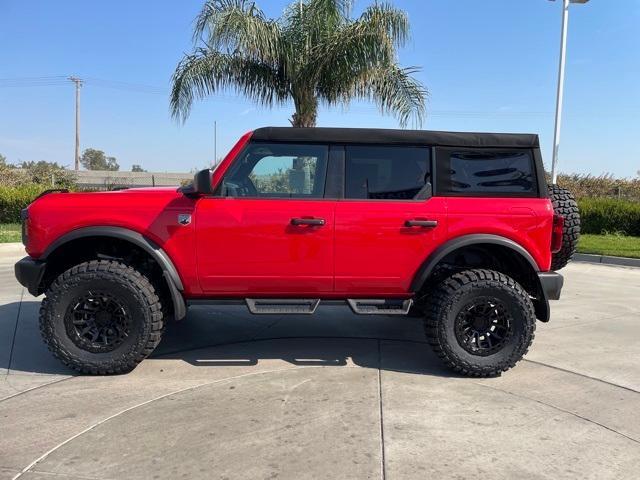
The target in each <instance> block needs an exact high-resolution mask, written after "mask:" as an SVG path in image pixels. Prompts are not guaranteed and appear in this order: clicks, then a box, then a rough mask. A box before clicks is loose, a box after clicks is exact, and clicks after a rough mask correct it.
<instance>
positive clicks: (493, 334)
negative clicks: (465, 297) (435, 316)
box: [455, 297, 513, 357]
mask: <svg viewBox="0 0 640 480" xmlns="http://www.w3.org/2000/svg"><path fill="white" fill-rule="evenodd" d="M455 334H456V339H457V340H458V343H459V344H460V346H461V347H462V348H463V349H464V350H465V351H467V352H469V353H471V354H472V355H478V356H481V357H486V356H489V355H493V354H494V353H496V352H498V351H500V350H502V349H503V348H504V346H505V345H506V344H507V343H508V342H509V339H510V338H511V337H512V336H513V317H512V316H511V314H510V313H509V310H508V308H507V306H506V305H505V304H504V302H502V301H501V300H499V299H497V298H495V297H478V298H474V299H473V300H472V301H470V302H469V303H467V304H466V305H465V306H464V307H463V308H462V309H461V310H460V312H459V313H458V315H457V316H456V319H455Z"/></svg>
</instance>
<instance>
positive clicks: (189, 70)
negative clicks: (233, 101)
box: [170, 49, 288, 121]
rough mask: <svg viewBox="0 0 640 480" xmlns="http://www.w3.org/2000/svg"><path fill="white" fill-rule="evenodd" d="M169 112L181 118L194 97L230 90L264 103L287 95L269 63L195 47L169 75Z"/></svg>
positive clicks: (184, 117)
mask: <svg viewBox="0 0 640 480" xmlns="http://www.w3.org/2000/svg"><path fill="white" fill-rule="evenodd" d="M172 84H173V86H172V89H171V100H170V107H171V115H172V116H173V117H174V118H176V119H177V120H179V121H184V120H185V119H186V118H187V117H188V115H189V112H190V110H191V105H192V104H193V101H194V100H195V99H203V98H205V97H207V96H209V95H211V94H213V93H217V92H219V91H221V90H232V91H235V92H237V93H240V94H242V95H245V96H246V97H248V98H250V99H252V100H253V101H255V102H257V103H260V104H262V105H265V106H272V105H274V104H278V103H283V102H284V101H285V100H286V99H287V98H288V90H287V87H286V84H285V83H284V82H283V81H282V79H281V78H280V76H279V73H278V71H277V70H274V68H273V67H272V66H270V65H267V64H264V63H260V62H257V61H256V60H254V59H251V58H245V57H242V56H240V55H237V54H226V53H220V52H215V51H209V50H206V49H198V50H196V51H195V52H194V53H192V54H190V55H186V56H185V57H184V58H183V59H182V61H181V62H180V63H179V64H178V67H177V68H176V71H175V72H174V74H173V77H172Z"/></svg>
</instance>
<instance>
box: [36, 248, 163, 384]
mask: <svg viewBox="0 0 640 480" xmlns="http://www.w3.org/2000/svg"><path fill="white" fill-rule="evenodd" d="M162 327H163V314H162V305H161V303H160V299H159V298H158V296H157V294H156V292H155V290H154V288H153V286H152V285H151V282H149V280H148V279H147V278H146V277H145V276H144V275H142V274H141V273H140V272H138V271H136V270H135V269H133V268H132V267H130V266H127V265H124V264H122V263H119V262H115V261H106V260H93V261H90V262H85V263H81V264H79V265H76V266H74V267H72V268H70V269H69V270H67V271H66V272H64V273H63V274H62V275H60V276H59V277H58V278H57V279H56V280H55V281H54V282H53V283H52V284H51V286H50V287H49V289H48V290H47V292H46V297H45V299H44V300H43V301H42V305H41V307H40V332H41V333H42V337H43V339H44V341H45V343H46V344H47V346H48V347H49V350H51V351H52V352H53V354H54V355H55V356H56V357H57V358H58V359H60V360H61V361H62V363H64V364H65V365H67V366H69V367H71V368H73V369H74V370H77V371H79V372H82V373H91V374H94V375H106V374H114V373H124V372H128V371H130V370H132V369H133V368H135V366H136V365H137V364H138V363H140V362H141V361H142V360H143V359H144V358H146V357H147V356H148V355H149V354H150V353H151V352H152V351H153V350H154V348H155V347H156V346H157V345H158V343H159V342H160V337H161V334H162Z"/></svg>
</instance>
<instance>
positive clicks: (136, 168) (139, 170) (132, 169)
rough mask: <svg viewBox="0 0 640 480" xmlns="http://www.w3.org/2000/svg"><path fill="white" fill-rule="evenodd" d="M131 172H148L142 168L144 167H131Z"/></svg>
mask: <svg viewBox="0 0 640 480" xmlns="http://www.w3.org/2000/svg"><path fill="white" fill-rule="evenodd" d="M131 171H132V172H146V170H145V169H144V168H142V165H137V164H136V165H131Z"/></svg>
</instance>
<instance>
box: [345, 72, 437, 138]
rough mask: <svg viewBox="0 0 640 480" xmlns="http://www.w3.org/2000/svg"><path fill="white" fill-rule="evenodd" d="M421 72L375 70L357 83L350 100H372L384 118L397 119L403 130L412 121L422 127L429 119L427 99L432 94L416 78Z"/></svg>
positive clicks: (360, 78)
mask: <svg viewBox="0 0 640 480" xmlns="http://www.w3.org/2000/svg"><path fill="white" fill-rule="evenodd" d="M417 71H418V69H417V68H415V67H409V68H400V67H398V66H397V65H389V66H385V67H380V68H376V69H373V70H371V71H369V72H366V73H364V74H363V75H361V76H360V77H359V78H358V79H357V80H356V82H355V84H354V86H353V91H352V94H351V95H350V96H349V98H350V97H356V98H362V99H367V100H372V101H373V102H375V103H376V104H377V105H378V107H379V108H380V110H381V112H382V113H383V114H386V113H390V114H393V115H395V116H396V117H397V118H398V121H399V122H400V125H401V126H402V127H403V128H404V127H406V126H407V124H408V123H409V121H411V120H412V121H413V124H414V125H415V126H416V127H419V126H421V125H422V122H423V120H424V117H425V113H426V109H425V98H426V97H428V95H429V93H428V91H427V90H426V89H425V88H424V86H423V85H422V84H421V83H420V82H419V81H418V80H416V79H415V78H413V76H412V75H413V74H414V73H416V72H417Z"/></svg>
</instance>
